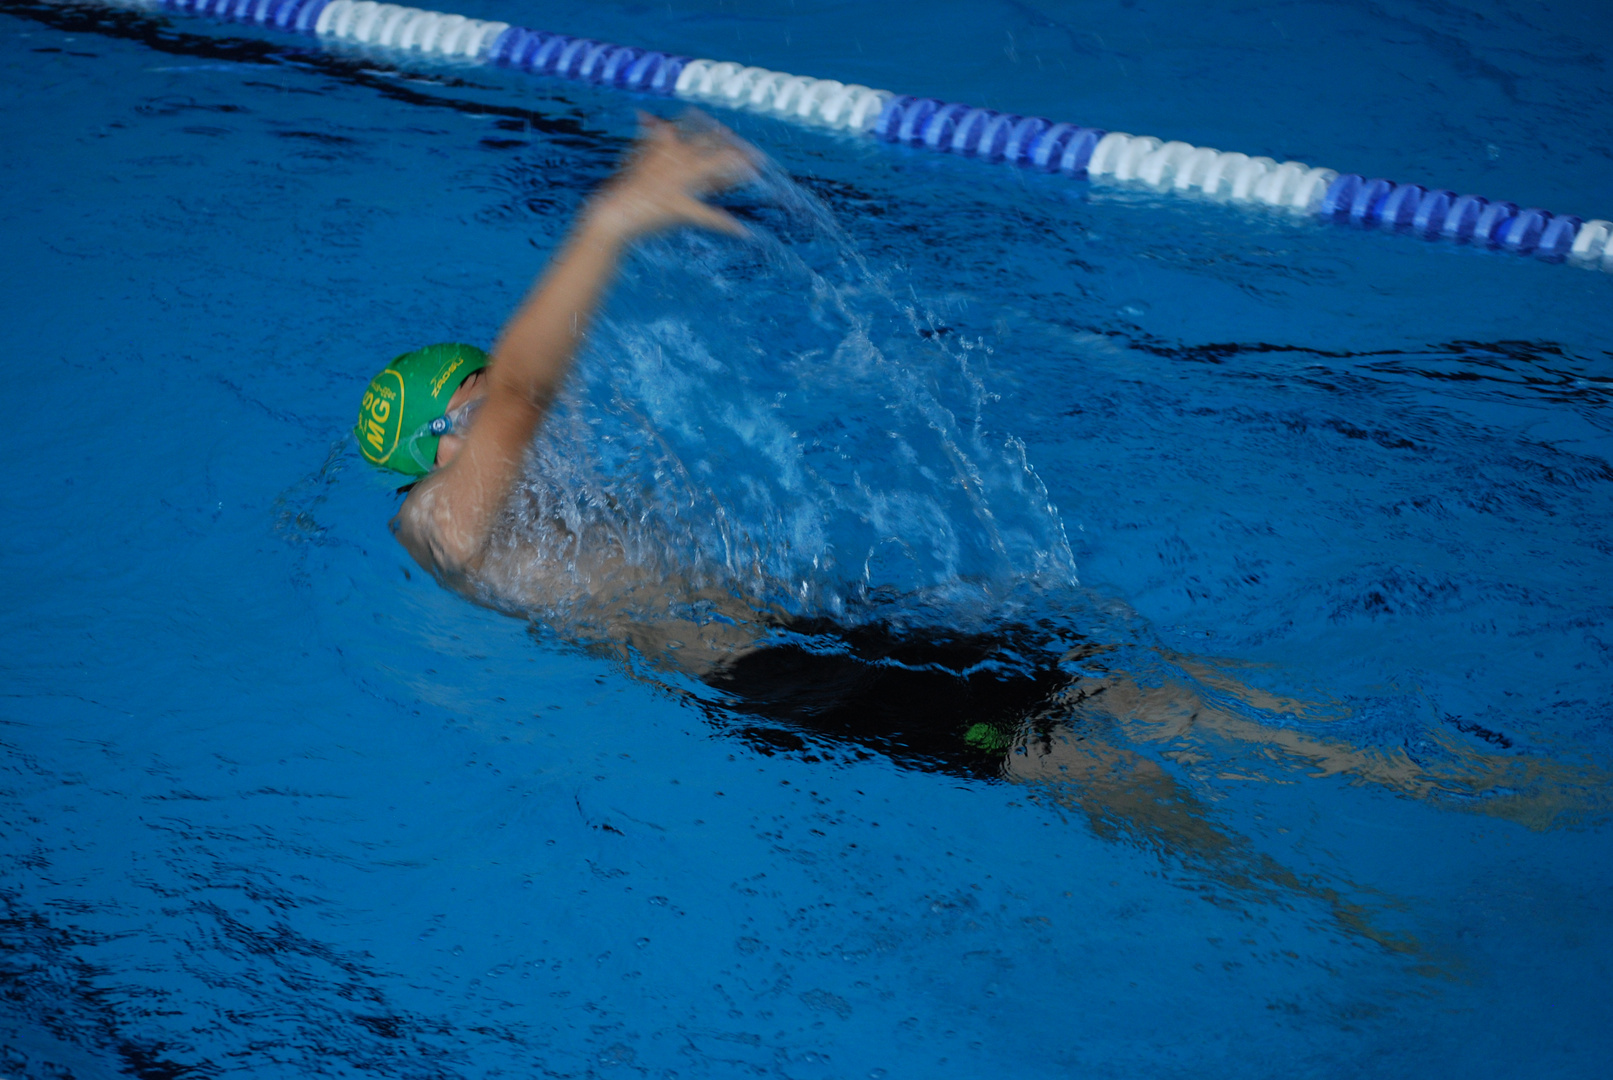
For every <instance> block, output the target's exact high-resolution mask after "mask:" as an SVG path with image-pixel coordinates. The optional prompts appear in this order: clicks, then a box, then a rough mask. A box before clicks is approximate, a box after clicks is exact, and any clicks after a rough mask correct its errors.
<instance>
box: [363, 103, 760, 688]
mask: <svg viewBox="0 0 1613 1080" xmlns="http://www.w3.org/2000/svg"><path fill="white" fill-rule="evenodd" d="M640 122H641V125H642V130H641V133H640V136H639V138H638V140H637V142H636V143H635V145H634V147H633V150H632V152H631V153H630V154H629V156H628V158H627V161H626V162H625V164H624V165H623V166H622V168H621V169H620V171H618V172H617V174H616V175H615V176H614V177H612V178H611V180H610V181H608V182H607V183H606V184H605V185H604V186H603V187H602V188H601V189H600V190H599V191H598V192H597V193H595V194H594V195H593V197H592V198H590V199H589V201H588V203H587V205H586V206H585V207H584V208H583V210H582V212H581V214H580V215H579V216H578V218H577V221H576V223H575V224H574V225H573V227H572V229H571V232H570V234H569V235H568V236H567V238H566V239H565V241H564V242H563V243H562V244H561V246H560V250H559V251H558V252H557V253H556V254H555V256H554V258H553V259H552V260H551V262H550V264H549V266H548V268H547V269H546V270H545V271H544V273H543V274H542V276H541V277H540V278H539V279H538V281H537V283H536V284H535V285H534V286H533V288H532V290H531V292H530V293H529V294H528V296H527V297H526V299H525V300H524V301H523V302H522V304H521V305H520V307H518V308H517V309H516V311H515V313H514V314H513V315H512V316H511V317H510V319H509V322H508V323H507V324H506V325H505V327H504V329H503V331H502V333H501V334H500V335H499V337H498V340H497V342H496V343H495V344H494V346H493V351H492V355H491V356H488V355H487V354H484V353H483V352H481V350H479V349H476V348H474V347H472V346H468V345H437V346H431V347H429V348H426V349H421V350H418V351H417V352H414V353H410V354H407V355H405V356H401V357H399V358H398V359H396V360H394V361H392V363H390V364H388V365H387V367H386V368H385V369H383V370H382V371H381V373H380V374H378V375H376V376H375V378H374V379H372V380H371V382H370V384H369V387H368V388H367V389H366V391H365V394H364V399H363V405H362V407H361V410H360V414H359V422H358V426H357V427H356V429H355V434H356V435H357V437H358V442H359V447H360V450H361V452H362V453H363V454H364V456H365V457H366V458H367V459H368V460H369V461H371V462H373V463H375V464H377V465H382V466H385V467H388V468H392V469H395V470H397V471H399V472H403V473H406V474H409V475H411V476H417V477H419V478H420V479H419V480H418V481H417V482H415V483H414V484H413V486H412V488H411V489H410V490H409V494H408V497H407V498H406V499H405V500H404V503H403V507H402V509H400V510H399V512H398V514H397V516H396V517H395V518H394V519H393V521H392V531H393V533H394V535H396V536H397V538H398V540H399V542H401V543H402V544H403V546H404V547H405V548H406V549H408V551H409V554H410V555H412V556H414V559H415V561H416V562H418V563H419V564H420V565H421V566H423V567H425V568H426V569H427V570H429V571H431V573H432V574H433V575H435V576H436V578H437V579H438V580H439V581H441V582H443V583H444V584H445V585H448V586H449V587H451V588H454V589H455V590H457V591H459V592H461V593H463V594H465V595H466V596H469V597H471V598H472V599H476V600H479V601H482V602H488V603H492V604H494V605H495V606H508V607H510V608H513V609H520V608H523V607H525V608H528V609H545V608H553V607H554V606H556V603H557V600H556V596H557V594H563V593H565V592H566V591H567V590H570V591H572V592H576V591H577V590H579V589H581V590H583V591H585V592H586V594H587V595H586V596H581V597H570V598H565V597H562V599H561V601H560V602H565V601H566V600H567V599H569V600H571V601H584V603H583V605H582V606H584V607H586V608H588V609H590V610H591V611H592V612H594V613H595V616H596V621H598V622H600V623H601V625H600V626H599V627H598V629H599V632H600V634H601V635H602V636H603V637H604V638H605V639H607V640H611V641H615V642H617V643H619V644H621V645H631V646H632V647H634V648H635V649H637V650H638V651H639V653H640V654H641V655H643V656H646V657H649V658H651V659H652V661H653V660H655V659H658V658H672V659H673V661H674V665H673V666H676V667H679V668H682V669H683V670H685V671H688V672H690V673H693V674H700V673H702V672H704V671H707V670H710V669H711V668H712V667H713V666H714V665H716V664H718V663H720V662H721V661H722V659H723V658H725V657H726V656H728V655H731V654H732V653H733V652H734V651H735V650H741V649H743V648H745V647H746V645H747V644H748V643H750V642H752V641H754V640H756V638H757V637H758V636H759V633H760V631H759V629H758V628H757V620H756V614H755V611H754V609H753V608H752V607H751V606H750V605H748V604H745V603H743V602H742V601H740V600H738V599H736V598H735V597H734V596H733V595H732V594H731V593H730V592H727V591H725V590H720V589H709V590H707V589H699V588H695V587H693V586H689V587H687V588H684V589H683V590H682V592H683V593H685V594H687V595H682V596H675V594H677V593H678V592H679V588H678V587H679V585H680V584H684V583H681V582H679V581H675V580H669V579H668V577H667V576H666V575H665V574H663V573H657V572H653V571H651V570H649V569H647V568H644V567H641V566H635V565H632V564H631V563H630V562H629V561H627V560H626V559H624V558H623V557H622V555H621V553H620V552H619V551H616V550H613V549H612V545H611V544H610V543H609V542H608V540H601V539H600V538H590V537H577V536H570V535H569V534H567V533H566V530H565V527H564V525H563V524H562V523H560V522H555V524H554V530H553V531H555V532H556V533H557V534H558V535H560V537H561V540H560V542H558V543H557V544H556V545H555V546H554V550H556V551H561V552H563V553H564V556H565V559H566V560H567V561H568V562H570V563H571V564H572V567H574V568H575V570H576V571H577V572H575V573H561V572H559V569H558V568H554V567H551V568H549V570H548V572H545V568H544V566H543V564H542V560H541V559H538V560H534V559H533V558H532V557H531V553H530V552H521V551H512V550H511V547H512V545H511V543H510V542H509V538H508V537H501V536H500V535H499V533H500V530H499V528H498V526H499V522H500V519H501V515H503V514H504V513H505V512H506V510H507V508H508V504H509V503H510V500H511V495H512V492H513V491H515V489H516V488H517V486H518V483H519V481H520V479H521V474H522V469H523V465H524V462H525V458H526V452H527V448H528V447H529V446H530V445H531V444H532V441H533V437H534V436H535V435H536V433H537V432H538V430H539V428H540V427H541V425H542V424H543V422H544V419H545V417H546V415H547V414H548V412H549V410H550V407H551V406H552V404H553V403H554V401H555V399H556V397H557V396H558V395H559V393H560V391H561V388H562V385H563V384H564V382H565V380H566V376H567V373H568V372H569V371H570V369H571V366H572V363H573V361H574V360H575V358H576V355H577V351H578V349H579V348H580V346H581V345H582V343H583V341H584V339H585V337H586V335H587V333H588V328H589V324H590V322H591V320H592V319H593V317H594V315H595V313H596V312H597V311H598V309H599V305H600V302H601V300H602V298H603V295H604V293H605V290H606V289H607V287H608V286H609V285H610V284H611V282H612V280H613V279H614V278H615V276H616V273H617V269H618V267H619V265H620V263H621V260H622V257H623V255H624V253H625V252H626V250H627V249H628V248H629V246H630V245H632V243H633V242H634V241H635V240H638V239H640V238H642V237H645V236H648V235H651V234H654V233H657V232H661V231H665V230H668V229H672V228H676V227H679V226H694V227H697V228H702V229H709V230H713V231H716V232H719V233H727V234H729V235H732V236H737V237H745V236H747V235H748V233H747V231H746V229H745V227H744V226H743V225H741V224H740V223H739V222H738V221H737V220H735V218H734V217H733V216H732V215H730V214H728V213H727V212H726V211H724V210H721V209H719V208H717V207H715V206H712V205H710V204H709V203H706V202H704V201H703V199H704V197H705V196H707V195H711V194H713V193H716V192H718V191H722V190H724V189H727V188H730V187H733V186H735V185H737V184H740V183H743V182H745V181H746V180H749V179H751V178H753V177H754V176H755V175H756V165H757V162H758V160H759V155H758V154H757V152H756V151H755V150H753V149H752V148H751V147H749V146H748V145H746V144H745V143H743V142H741V141H740V140H738V139H737V138H735V137H734V136H733V135H732V134H731V133H730V132H729V131H728V130H727V129H725V128H723V127H721V126H719V125H717V124H716V123H715V122H712V121H710V120H709V119H706V118H704V117H698V116H697V117H695V118H693V120H692V122H685V123H682V124H673V123H669V122H666V121H663V120H658V119H655V118H654V117H651V116H648V115H645V114H642V113H641V114H640ZM656 590H658V591H659V592H660V593H661V594H663V595H664V596H666V597H667V603H666V604H665V605H664V606H665V607H666V608H667V609H668V614H669V615H670V614H671V609H672V607H673V606H674V604H673V598H674V596H675V599H676V601H677V602H678V604H679V605H681V607H682V608H684V609H687V608H688V606H689V605H690V604H691V603H694V604H696V605H704V607H705V609H707V610H711V611H715V612H720V613H721V616H720V617H716V618H711V619H707V620H701V621H699V622H693V621H691V620H689V619H687V618H682V619H680V618H677V617H668V618H661V619H645V618H644V617H643V606H642V603H640V602H641V601H642V600H643V599H644V597H645V595H646V594H648V593H651V592H654V591H656ZM629 598H631V599H632V601H633V602H634V604H636V605H637V607H635V611H634V617H628V616H627V614H626V613H625V612H626V609H627V608H628V607H629V606H630V605H629V604H628V602H627V601H628V599H629ZM568 606H571V607H575V606H577V605H576V603H571V604H569V605H568ZM612 612H616V613H617V614H616V615H613V614H612Z"/></svg>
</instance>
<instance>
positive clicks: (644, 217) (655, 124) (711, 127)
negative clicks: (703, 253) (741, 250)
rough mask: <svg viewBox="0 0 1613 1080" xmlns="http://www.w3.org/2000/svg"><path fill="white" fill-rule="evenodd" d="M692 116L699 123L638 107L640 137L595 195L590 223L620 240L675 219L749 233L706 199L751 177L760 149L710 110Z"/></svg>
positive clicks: (667, 225) (588, 212) (663, 226)
mask: <svg viewBox="0 0 1613 1080" xmlns="http://www.w3.org/2000/svg"><path fill="white" fill-rule="evenodd" d="M693 119H694V120H695V121H696V123H695V124H690V125H685V126H680V125H678V124H672V123H668V122H667V121H665V120H658V119H656V118H655V117H653V116H650V115H649V114H648V113H643V112H641V113H639V125H640V132H639V138H638V142H637V143H635V144H634V147H633V152H632V155H631V156H630V157H629V158H628V160H627V163H626V164H625V165H623V166H622V169H621V171H620V172H618V173H617V174H616V176H615V177H614V178H613V179H611V181H610V182H609V183H607V184H606V185H605V187H604V188H602V189H601V190H600V192H599V193H598V194H597V195H595V196H594V197H593V199H592V200H591V201H590V203H589V206H588V209H587V210H586V212H585V214H586V218H587V222H588V224H589V225H592V226H595V227H597V228H603V229H605V230H607V231H609V232H611V233H613V234H615V235H616V236H617V237H618V238H620V239H622V240H633V239H636V238H638V237H640V236H646V235H648V234H650V233H654V232H659V231H661V230H663V229H669V228H672V227H674V226H677V225H698V226H700V227H701V228H706V229H713V230H715V231H717V232H725V233H728V234H730V235H732V236H740V237H743V236H748V235H750V234H749V232H747V230H746V229H745V226H743V225H741V224H740V223H739V222H738V221H736V220H735V219H734V217H733V215H732V214H729V213H728V212H727V211H725V210H720V209H718V208H717V207H715V206H712V205H710V204H708V203H705V202H702V201H701V199H702V198H703V197H704V196H706V195H710V194H712V193H713V192H717V191H722V190H724V189H726V188H730V187H733V186H735V185H736V184H742V183H744V182H745V181H747V180H750V179H753V178H754V177H755V176H756V166H757V163H758V161H759V160H760V157H761V155H760V154H759V153H758V151H757V150H756V149H755V148H754V147H752V146H750V145H749V144H747V143H745V142H743V141H741V140H740V139H738V138H736V137H735V136H734V134H733V132H731V131H729V130H728V129H727V128H725V127H723V126H722V125H721V124H718V123H717V122H716V121H714V120H711V119H710V118H709V117H705V116H702V115H701V114H698V113H696V114H694V116H693ZM691 129H692V130H691Z"/></svg>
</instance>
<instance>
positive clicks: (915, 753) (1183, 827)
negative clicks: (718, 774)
mask: <svg viewBox="0 0 1613 1080" xmlns="http://www.w3.org/2000/svg"><path fill="white" fill-rule="evenodd" d="M1122 652H1123V650H1120V649H1116V648H1112V647H1104V646H1099V645H1095V644H1091V643H1078V644H1075V645H1073V646H1072V645H1071V644H1070V643H1069V642H1068V641H1067V640H1065V641H1060V640H1058V639H1057V638H1056V637H1055V635H1053V634H1052V633H1051V632H1049V631H1046V630H1038V629H1035V628H1028V627H1008V628H1002V629H999V630H997V631H996V632H993V633H976V634H935V633H930V634H915V633H897V632H894V631H892V630H890V629H888V628H885V627H882V626H869V627H861V628H852V629H847V628H843V627H836V626H834V625H833V624H830V623H828V622H824V621H815V622H799V621H797V622H794V623H791V624H789V625H788V627H787V629H786V630H785V631H783V632H782V633H780V634H776V635H774V638H773V641H772V643H771V644H767V645H764V646H762V647H760V648H757V649H754V650H751V651H747V652H744V653H743V654H741V655H737V656H735V657H733V658H731V659H730V660H729V661H727V662H726V663H724V664H722V665H720V666H719V667H717V668H715V669H712V670H710V671H708V672H707V673H706V674H705V675H704V681H705V682H706V683H707V684H708V685H709V686H711V687H712V688H713V689H714V690H716V691H718V692H719V694H720V695H721V698H720V700H719V701H717V702H714V703H710V704H708V708H709V709H711V710H712V711H713V713H714V714H716V715H718V716H719V717H720V718H721V720H722V722H723V723H724V724H725V725H727V726H728V727H730V729H731V730H732V731H733V732H734V733H735V734H736V735H738V736H739V737H741V738H743V739H744V740H746V741H747V742H748V743H750V744H751V745H752V746H753V747H755V748H756V749H757V750H758V751H760V752H762V753H766V754H772V753H778V752H781V751H782V752H787V753H795V754H798V755H801V756H805V757H811V756H839V757H846V756H858V755H866V754H869V753H879V754H883V755H885V756H888V757H890V758H891V759H893V760H896V761H898V762H900V763H902V764H904V765H907V766H909V767H914V768H921V769H928V770H934V771H939V772H946V773H952V774H954V775H963V776H972V777H978V778H997V779H1002V780H1006V781H1009V782H1012V783H1016V784H1023V785H1026V786H1028V787H1031V788H1034V789H1035V790H1036V791H1037V792H1038V794H1039V795H1041V796H1043V797H1045V799H1046V800H1048V801H1050V802H1052V803H1053V804H1055V805H1057V806H1059V807H1062V808H1064V809H1066V810H1069V811H1072V812H1075V813H1078V814H1080V815H1082V816H1083V817H1084V818H1085V819H1086V821H1087V822H1088V823H1089V825H1090V827H1091V828H1092V829H1093V831H1094V832H1095V833H1096V834H1098V835H1099V836H1103V837H1106V838H1110V839H1116V840H1127V841H1131V842H1134V843H1139V844H1142V845H1145V846H1147V847H1150V848H1152V849H1154V850H1155V851H1157V852H1158V853H1159V854H1160V855H1161V856H1162V857H1165V858H1167V859H1173V860H1179V861H1180V862H1181V863H1182V864H1183V865H1184V866H1186V867H1187V868H1188V869H1189V870H1190V871H1192V872H1194V873H1196V874H1200V875H1202V876H1203V877H1204V878H1206V879H1208V881H1210V882H1212V883H1213V884H1214V885H1217V886H1220V887H1221V888H1223V889H1226V890H1231V891H1233V892H1235V893H1236V894H1238V895H1240V896H1243V897H1245V898H1253V899H1259V900H1264V901H1277V902H1281V901H1282V900H1283V899H1284V898H1295V897H1307V898H1310V899H1312V900H1314V901H1317V902H1319V903H1321V904H1323V905H1324V906H1325V907H1326V908H1327V909H1328V910H1329V911H1330V913H1331V915H1332V918H1333V919H1334V920H1335V922H1337V923H1338V924H1339V925H1340V926H1341V927H1343V928H1345V929H1347V930H1348V931H1350V932H1351V933H1354V934H1357V935H1360V936H1362V937H1365V938H1368V939H1370V940H1373V941H1376V942H1378V943H1379V944H1381V945H1383V946H1385V947H1386V948H1390V949H1394V950H1396V951H1414V950H1415V945H1414V943H1412V942H1411V941H1410V940H1409V939H1407V938H1404V937H1402V936H1398V935H1396V934H1393V933H1389V932H1386V931H1384V930H1382V929H1380V928H1379V927H1377V926H1375V925H1374V922H1373V918H1372V916H1371V912H1370V908H1369V906H1368V905H1366V904H1364V903H1361V902H1359V901H1355V900H1351V899H1349V897H1350V896H1355V897H1360V896H1362V895H1363V894H1364V892H1365V890H1363V889H1361V888H1360V887H1359V886H1355V885H1352V884H1349V883H1346V882H1338V883H1336V884H1328V883H1327V882H1325V881H1323V880H1320V879H1318V878H1316V877H1314V876H1310V875H1302V874H1299V873H1297V872H1295V871H1293V870H1291V869H1289V868H1287V867H1285V866H1283V865H1282V864H1281V863H1279V862H1278V861H1277V860H1275V859H1273V858H1272V857H1270V856H1269V855H1266V854H1264V853H1262V852H1260V851H1259V850H1257V848H1256V847H1255V846H1254V845H1253V844H1252V843H1251V842H1250V840H1249V839H1247V838H1245V837H1242V836H1240V835H1238V834H1237V833H1235V832H1233V831H1231V830H1230V829H1229V828H1227V827H1226V826H1225V825H1223V824H1220V823H1218V822H1217V821H1216V820H1215V817H1214V814H1213V809H1212V806H1211V805H1210V803H1209V802H1207V801H1206V799H1207V798H1212V797H1213V795H1201V794H1199V793H1198V792H1199V791H1210V792H1213V790H1214V786H1213V784H1207V783H1196V782H1195V778H1194V772H1195V770H1197V769H1199V768H1200V767H1202V766H1204V765H1206V764H1210V763H1213V764H1214V765H1215V766H1216V768H1217V771H1218V774H1219V775H1220V776H1223V777H1224V776H1227V775H1229V774H1230V775H1235V776H1237V777H1238V778H1239V779H1245V780H1266V781H1275V782H1281V781H1283V780H1291V779H1292V777H1293V772H1294V771H1295V770H1303V771H1304V772H1306V773H1309V774H1310V775H1313V776H1339V777H1344V778H1347V779H1349V780H1351V781H1354V782H1357V783H1365V784H1372V785H1377V786H1381V787H1384V788H1387V789H1389V790H1391V791H1394V792H1396V793H1398V794H1401V795H1405V796H1410V797H1414V798H1419V799H1427V800H1433V801H1436V802H1439V803H1441V804H1443V805H1450V806H1455V807H1459V808H1463V809H1469V810H1476V811H1479V812H1482V813H1487V814H1493V815H1496V816H1499V817H1503V818H1506V819H1509V820H1512V821H1516V822H1519V823H1521V824H1524V825H1527V826H1530V827H1533V828H1546V827H1550V826H1552V825H1556V824H1564V823H1567V822H1569V821H1572V820H1574V819H1576V818H1577V817H1579V816H1581V815H1583V814H1584V813H1585V812H1587V811H1588V810H1590V809H1591V808H1592V805H1593V803H1594V801H1595V798H1596V796H1595V793H1596V791H1597V789H1598V786H1599V785H1601V784H1602V783H1603V782H1604V778H1603V777H1601V776H1600V775H1596V774H1593V773H1592V772H1591V771H1590V770H1577V771H1576V770H1574V769H1572V768H1569V767H1565V766H1563V765H1561V764H1558V763H1556V762H1551V761H1547V760H1543V759H1540V758H1535V757H1501V756H1497V755H1494V754H1489V753H1481V752H1478V751H1476V750H1473V749H1471V748H1469V747H1466V746H1463V745H1462V744H1461V743H1460V742H1459V741H1457V740H1455V739H1449V740H1445V741H1444V744H1443V745H1442V746H1440V747H1438V750H1439V758H1440V763H1439V764H1437V765H1436V764H1431V763H1429V762H1427V761H1421V762H1420V761H1418V760H1414V758H1413V756H1412V754H1411V753H1410V752H1408V751H1407V750H1406V749H1405V748H1403V747H1402V748H1392V749H1379V748H1375V747H1362V746H1355V745H1351V744H1350V743H1349V742H1347V741H1345V740H1343V739H1329V738H1324V737H1319V736H1317V735H1313V734H1310V733H1308V732H1307V731H1305V730H1301V729H1299V728H1296V727H1294V726H1288V725H1285V724H1282V723H1279V722H1278V719H1279V718H1282V717H1299V718H1308V720H1307V722H1306V723H1305V724H1304V726H1305V727H1306V728H1314V727H1316V726H1317V721H1316V719H1315V718H1316V717H1317V715H1318V713H1319V710H1318V709H1317V708H1316V707H1315V706H1310V705H1307V704H1305V703H1303V702H1299V701H1296V700H1289V699H1281V698H1276V697H1274V696H1272V695H1270V694H1267V693H1265V692H1263V691H1260V690H1257V689H1255V688H1252V687H1249V686H1245V685H1243V684H1242V683H1240V682H1239V681H1237V680H1236V679H1234V678H1232V677H1231V676H1229V675H1227V674H1226V673H1225V672H1223V671H1222V670H1220V669H1218V668H1217V667H1215V666H1213V665H1211V664H1209V663H1206V662H1203V661H1199V660H1195V659H1193V658H1190V657H1185V656H1182V655H1180V654H1176V653H1170V652H1166V651H1162V650H1153V651H1152V654H1153V660H1154V663H1152V664H1149V665H1148V666H1149V668H1150V670H1147V671H1142V670H1137V668H1138V667H1140V666H1141V665H1143V664H1145V663H1147V661H1146V660H1145V659H1139V657H1138V655H1137V654H1138V650H1125V651H1124V652H1126V653H1128V654H1129V659H1130V660H1131V663H1132V665H1133V669H1132V670H1127V669H1125V668H1123V667H1122V666H1121V665H1120V663H1118V662H1116V661H1119V660H1120V659H1122ZM1259 717H1265V718H1266V722H1261V720H1260V719H1258V718H1259ZM1421 756H1427V755H1421ZM1234 770H1235V771H1234Z"/></svg>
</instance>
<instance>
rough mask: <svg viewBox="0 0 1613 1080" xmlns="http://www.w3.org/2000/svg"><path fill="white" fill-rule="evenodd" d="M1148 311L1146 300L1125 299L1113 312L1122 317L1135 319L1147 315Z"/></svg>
mask: <svg viewBox="0 0 1613 1080" xmlns="http://www.w3.org/2000/svg"><path fill="white" fill-rule="evenodd" d="M1148 311H1149V308H1148V301H1146V300H1127V301H1126V302H1125V303H1124V304H1121V305H1120V306H1119V307H1118V308H1116V309H1115V314H1116V315H1118V316H1120V317H1121V318H1122V319H1131V320H1134V321H1135V320H1137V319H1140V318H1142V317H1143V316H1144V315H1147V314H1148Z"/></svg>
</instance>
